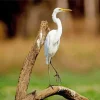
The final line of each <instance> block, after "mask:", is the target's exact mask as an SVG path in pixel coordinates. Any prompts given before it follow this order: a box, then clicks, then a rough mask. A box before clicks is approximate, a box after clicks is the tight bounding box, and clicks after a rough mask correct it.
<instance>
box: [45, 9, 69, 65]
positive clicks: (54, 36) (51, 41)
mask: <svg viewBox="0 0 100 100" xmlns="http://www.w3.org/2000/svg"><path fill="white" fill-rule="evenodd" d="M63 11H71V10H70V9H63V8H55V9H54V11H53V14H52V19H53V21H54V22H55V23H56V24H57V30H51V31H50V32H49V33H48V35H47V37H46V40H45V44H44V46H45V56H46V64H50V60H51V58H52V57H53V56H54V55H55V53H56V52H57V50H58V48H59V44H60V38H61V35H62V24H61V21H60V19H59V18H57V17H56V15H57V13H59V12H63Z"/></svg>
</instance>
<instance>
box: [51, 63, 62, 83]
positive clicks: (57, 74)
mask: <svg viewBox="0 0 100 100" xmlns="http://www.w3.org/2000/svg"><path fill="white" fill-rule="evenodd" d="M50 64H51V66H52V68H53V69H54V71H55V72H56V75H55V77H56V81H57V82H61V78H60V76H59V73H58V72H57V70H56V69H55V67H54V66H53V64H52V62H51V61H50Z"/></svg>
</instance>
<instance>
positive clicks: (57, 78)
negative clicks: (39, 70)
mask: <svg viewBox="0 0 100 100" xmlns="http://www.w3.org/2000/svg"><path fill="white" fill-rule="evenodd" d="M54 77H56V82H60V83H61V78H60V75H59V74H58V73H56V75H54Z"/></svg>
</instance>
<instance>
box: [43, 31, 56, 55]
mask: <svg viewBox="0 0 100 100" xmlns="http://www.w3.org/2000/svg"><path fill="white" fill-rule="evenodd" d="M55 33H56V30H52V31H50V32H49V33H48V34H47V37H46V40H45V43H44V49H45V56H48V53H49V50H50V49H51V47H50V45H51V44H52V42H54V41H55V40H54V36H55Z"/></svg>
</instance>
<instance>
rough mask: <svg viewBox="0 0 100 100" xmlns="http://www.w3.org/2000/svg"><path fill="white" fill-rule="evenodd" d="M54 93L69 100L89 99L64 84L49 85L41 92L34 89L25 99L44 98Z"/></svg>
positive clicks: (38, 99) (35, 99)
mask: <svg viewBox="0 0 100 100" xmlns="http://www.w3.org/2000/svg"><path fill="white" fill-rule="evenodd" d="M52 95H60V96H63V97H64V98H66V99H68V100H88V99H87V98H86V97H84V96H81V95H80V94H78V93H77V92H75V91H73V90H71V89H69V88H66V87H63V86H52V88H51V87H48V88H47V89H45V90H43V91H41V92H39V93H38V92H36V91H34V92H32V93H30V94H28V95H27V98H25V99H23V100H43V99H45V98H47V97H50V96H52Z"/></svg>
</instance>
